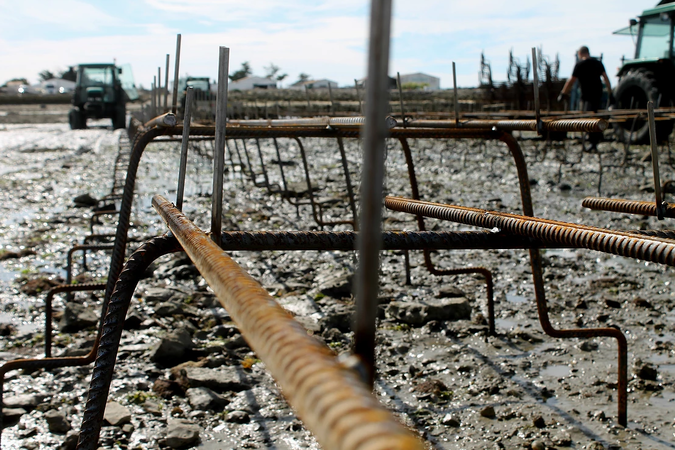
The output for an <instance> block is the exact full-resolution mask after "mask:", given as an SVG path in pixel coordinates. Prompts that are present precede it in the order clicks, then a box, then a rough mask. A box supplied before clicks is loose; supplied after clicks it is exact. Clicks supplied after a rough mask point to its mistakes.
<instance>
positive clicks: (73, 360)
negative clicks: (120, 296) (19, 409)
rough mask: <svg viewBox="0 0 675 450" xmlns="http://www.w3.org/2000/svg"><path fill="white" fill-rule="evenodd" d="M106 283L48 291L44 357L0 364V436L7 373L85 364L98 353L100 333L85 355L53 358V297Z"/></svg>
mask: <svg viewBox="0 0 675 450" xmlns="http://www.w3.org/2000/svg"><path fill="white" fill-rule="evenodd" d="M104 288H105V285H104V284H79V285H72V286H55V287H54V288H52V289H51V290H50V291H49V292H48V293H47V298H46V299H45V355H46V357H45V358H43V359H33V358H30V359H15V360H13V361H8V362H6V363H5V364H3V365H2V366H0V438H1V437H2V428H3V419H4V417H3V414H2V404H3V403H2V397H3V392H4V383H5V374H7V372H9V371H12V370H19V369H31V370H37V369H54V368H57V367H70V366H85V365H87V364H89V363H91V362H92V361H94V357H95V355H96V350H97V349H98V343H99V337H100V334H97V335H96V339H95V340H94V346H93V347H92V350H91V351H90V352H89V353H88V354H87V355H85V356H78V357H62V358H51V357H50V356H51V343H52V340H51V337H52V336H51V335H52V324H51V319H52V298H53V296H54V294H56V293H58V292H74V291H94V290H98V289H104Z"/></svg>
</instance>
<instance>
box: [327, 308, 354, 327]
mask: <svg viewBox="0 0 675 450" xmlns="http://www.w3.org/2000/svg"><path fill="white" fill-rule="evenodd" d="M353 316H354V310H353V308H350V307H349V306H347V305H341V304H338V305H334V306H332V307H331V308H330V309H329V310H327V311H325V315H324V317H322V318H321V326H322V328H323V329H324V330H326V329H330V328H337V329H338V330H340V331H342V332H343V333H348V332H349V331H351V328H352V318H353Z"/></svg>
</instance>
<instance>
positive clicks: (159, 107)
mask: <svg viewBox="0 0 675 450" xmlns="http://www.w3.org/2000/svg"><path fill="white" fill-rule="evenodd" d="M164 88H165V90H166V86H164ZM160 111H161V112H160ZM163 113H164V111H163V110H162V68H161V67H157V114H163Z"/></svg>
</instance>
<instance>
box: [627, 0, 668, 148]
mask: <svg viewBox="0 0 675 450" xmlns="http://www.w3.org/2000/svg"><path fill="white" fill-rule="evenodd" d="M674 22H675V0H666V1H662V2H660V3H659V4H658V5H656V6H655V7H654V8H651V9H648V10H645V11H643V13H642V15H640V16H639V17H638V18H637V19H631V20H630V23H629V26H628V27H626V28H622V29H620V30H617V31H615V32H614V34H616V35H623V36H631V37H632V39H633V42H634V43H635V53H634V58H633V59H631V60H626V59H623V58H622V65H621V67H620V68H619V72H618V74H617V76H618V77H619V84H618V85H617V87H616V89H615V91H614V97H615V98H616V105H615V107H616V108H618V109H641V110H644V109H646V108H647V102H648V101H652V102H654V104H655V105H656V107H657V108H658V107H669V106H672V105H673V104H674V103H673V102H675V86H673V84H674V83H675V64H674V57H675V54H674V52H673V42H674V41H675V40H674V39H673V37H674V36H675V29H674V28H673V24H674ZM615 130H616V131H617V134H618V135H619V138H620V139H621V140H622V141H624V142H626V141H630V142H634V143H646V142H648V140H649V127H648V124H647V121H646V120H642V119H636V120H627V121H624V122H620V123H618V124H617V126H615ZM672 130H673V121H672V120H662V121H659V122H658V123H657V129H656V132H657V133H656V134H657V138H658V140H659V141H662V140H665V139H666V138H667V137H668V136H669V135H670V133H671V132H672Z"/></svg>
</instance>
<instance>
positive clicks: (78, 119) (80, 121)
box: [68, 108, 87, 130]
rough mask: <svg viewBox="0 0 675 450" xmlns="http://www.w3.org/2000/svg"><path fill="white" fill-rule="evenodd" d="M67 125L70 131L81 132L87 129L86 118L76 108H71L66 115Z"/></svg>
mask: <svg viewBox="0 0 675 450" xmlns="http://www.w3.org/2000/svg"><path fill="white" fill-rule="evenodd" d="M68 124H69V125H70V129H71V130H82V129H84V128H87V118H86V117H85V115H84V114H83V113H82V111H80V109H78V108H73V109H71V110H70V112H69V113H68Z"/></svg>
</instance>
